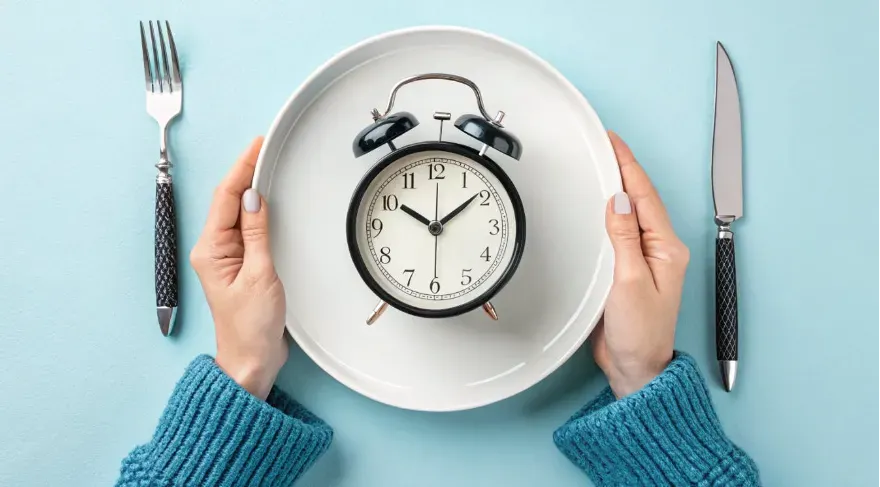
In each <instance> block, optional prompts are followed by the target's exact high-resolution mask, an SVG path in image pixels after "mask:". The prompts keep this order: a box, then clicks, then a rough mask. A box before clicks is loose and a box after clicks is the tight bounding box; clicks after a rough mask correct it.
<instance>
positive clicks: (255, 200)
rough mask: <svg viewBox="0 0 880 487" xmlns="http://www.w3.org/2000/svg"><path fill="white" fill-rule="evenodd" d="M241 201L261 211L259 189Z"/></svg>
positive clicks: (245, 205) (246, 206)
mask: <svg viewBox="0 0 880 487" xmlns="http://www.w3.org/2000/svg"><path fill="white" fill-rule="evenodd" d="M241 202H242V204H243V205H244V211H246V212H248V213H256V212H258V211H260V193H257V190H255V189H254V188H249V189H248V190H247V191H245V192H244V195H243V196H242V197H241ZM627 204H628V203H627Z"/></svg>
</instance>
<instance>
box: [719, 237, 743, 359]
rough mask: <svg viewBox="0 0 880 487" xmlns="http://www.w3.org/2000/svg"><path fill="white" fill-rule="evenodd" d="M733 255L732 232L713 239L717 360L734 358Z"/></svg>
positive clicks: (734, 286)
mask: <svg viewBox="0 0 880 487" xmlns="http://www.w3.org/2000/svg"><path fill="white" fill-rule="evenodd" d="M738 327H739V322H738V319H737V311H736V256H735V252H734V246H733V234H730V238H718V239H715V348H716V352H717V353H718V360H736V359H737V354H738V350H737V349H738V346H737V342H738V336H737V334H738Z"/></svg>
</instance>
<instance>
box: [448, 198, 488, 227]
mask: <svg viewBox="0 0 880 487" xmlns="http://www.w3.org/2000/svg"><path fill="white" fill-rule="evenodd" d="M477 194H479V193H477ZM477 194H475V195H473V196H471V197H470V198H468V199H467V201H465V202H464V203H462V204H460V205H458V208H456V209H454V210H452V211H450V212H449V214H448V215H446V216H444V217H443V218H442V219H440V223H441V224H442V225H446V224H447V223H449V220H452V218H453V217H454V216H455V215H458V214H459V213H461V212H462V211H464V209H465V208H467V206H468V205H469V204H471V201H473V200H474V198H476V197H477Z"/></svg>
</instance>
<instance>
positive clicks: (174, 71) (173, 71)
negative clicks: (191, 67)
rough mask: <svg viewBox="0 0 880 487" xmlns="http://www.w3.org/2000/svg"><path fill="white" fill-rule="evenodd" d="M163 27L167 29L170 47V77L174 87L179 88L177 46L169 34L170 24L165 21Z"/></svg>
mask: <svg viewBox="0 0 880 487" xmlns="http://www.w3.org/2000/svg"><path fill="white" fill-rule="evenodd" d="M165 29H166V30H167V31H168V45H169V47H171V79H172V80H173V81H174V88H175V89H180V87H181V84H182V83H183V80H182V79H181V78H180V63H179V62H178V61H177V46H175V45H174V36H172V35H171V24H170V23H168V21H167V20H166V21H165Z"/></svg>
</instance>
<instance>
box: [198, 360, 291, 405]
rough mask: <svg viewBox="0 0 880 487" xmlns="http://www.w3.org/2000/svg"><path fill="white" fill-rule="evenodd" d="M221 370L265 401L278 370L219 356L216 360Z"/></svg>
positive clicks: (254, 362)
mask: <svg viewBox="0 0 880 487" xmlns="http://www.w3.org/2000/svg"><path fill="white" fill-rule="evenodd" d="M214 362H215V363H216V364H217V366H218V367H220V370H222V371H223V372H224V373H225V374H226V375H228V376H229V378H230V379H232V380H233V381H235V383H236V384H238V385H239V386H241V388H242V389H244V390H246V391H248V392H249V393H251V395H253V396H254V397H256V398H258V399H260V400H262V401H265V400H266V398H267V397H269V392H270V391H271V390H272V386H273V385H274V384H275V378H276V377H277V376H278V371H277V370H272V369H271V368H270V367H267V366H266V365H265V364H263V363H260V362H258V361H252V360H241V359H231V358H229V357H226V356H223V355H221V354H217V358H216V359H215V360H214Z"/></svg>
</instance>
